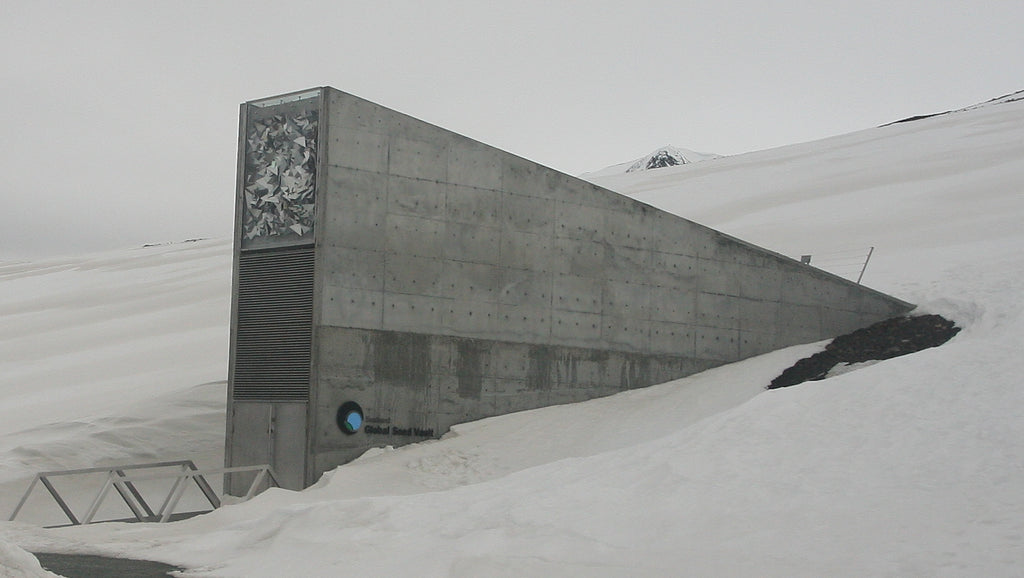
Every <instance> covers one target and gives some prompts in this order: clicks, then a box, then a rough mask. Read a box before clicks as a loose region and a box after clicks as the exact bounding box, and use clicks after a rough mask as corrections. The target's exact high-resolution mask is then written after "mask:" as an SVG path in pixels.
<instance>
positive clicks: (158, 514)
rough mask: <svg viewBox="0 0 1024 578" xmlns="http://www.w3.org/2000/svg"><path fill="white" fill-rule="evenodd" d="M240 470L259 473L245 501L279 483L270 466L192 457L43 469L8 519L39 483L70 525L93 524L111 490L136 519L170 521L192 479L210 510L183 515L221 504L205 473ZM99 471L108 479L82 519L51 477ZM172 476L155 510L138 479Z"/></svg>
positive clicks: (157, 478) (214, 507) (15, 515)
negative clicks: (214, 463) (205, 465)
mask: <svg viewBox="0 0 1024 578" xmlns="http://www.w3.org/2000/svg"><path fill="white" fill-rule="evenodd" d="M173 467H177V468H178V469H177V471H172V472H164V473H150V474H137V473H133V474H131V475H129V474H128V473H127V472H138V471H140V470H153V469H159V468H173ZM237 472H257V474H256V476H255V477H254V478H253V481H252V484H251V485H250V486H249V490H248V492H246V494H245V497H244V498H243V499H242V500H243V501H244V500H248V499H250V498H252V497H253V496H255V495H256V491H257V490H258V488H259V487H260V486H261V485H262V484H263V483H264V482H268V483H269V484H271V485H273V486H275V487H276V486H278V483H277V479H276V477H275V476H274V470H273V469H272V468H271V467H270V466H269V465H258V466H236V467H232V468H216V469H207V470H200V469H199V468H197V467H196V465H195V464H194V463H193V462H192V460H177V461H171V462H157V463H149V464H131V465H125V466H110V467H99V468H83V469H77V470H61V471H53V472H40V473H38V474H36V477H35V478H34V479H33V480H32V483H31V484H29V487H28V490H26V491H25V494H24V495H23V496H22V497H21V500H20V501H19V502H18V505H17V506H16V507H15V508H14V512H13V513H11V517H10V518H8V520H9V521H13V520H14V518H16V517H17V516H18V513H19V512H21V509H22V507H23V506H24V505H25V503H26V502H27V501H28V498H29V495H31V494H32V490H34V489H35V487H36V485H37V484H42V485H43V487H45V488H46V490H47V491H48V492H49V493H50V495H51V496H52V497H53V499H54V501H56V502H57V505H58V506H60V509H61V510H63V512H64V515H66V516H67V517H68V520H70V521H71V524H72V525H75V526H78V525H82V524H91V523H93V522H94V518H95V517H96V514H97V512H99V509H100V506H102V505H103V501H104V500H105V499H106V497H107V496H108V495H109V494H110V490H111V489H113V490H114V491H116V492H117V493H118V494H119V495H120V496H121V499H122V500H124V503H125V504H126V505H127V506H128V509H130V510H131V511H132V514H133V515H134V516H135V521H138V522H167V521H170V520H171V518H172V516H174V515H175V509H176V508H177V507H178V502H179V501H180V500H181V497H182V495H184V493H185V489H186V488H187V487H188V482H189V480H192V481H193V482H195V484H196V486H198V487H199V490H200V491H201V492H202V493H203V495H204V496H205V497H206V499H207V501H208V502H209V503H210V506H211V509H210V510H204V511H200V512H187V513H179V515H180V516H183V515H195V514H202V513H206V512H209V511H212V510H215V509H217V508H219V507H220V505H221V502H220V498H219V497H217V494H216V492H214V491H213V488H212V487H211V486H210V484H209V482H207V481H206V476H210V475H217V474H228V473H237ZM98 473H106V474H107V479H106V481H105V482H104V483H103V486H102V487H101V488H100V491H99V493H97V494H96V497H95V498H94V499H93V501H92V504H91V505H90V506H89V510H88V511H87V512H86V513H85V516H83V517H82V518H79V517H77V516H76V515H75V513H74V512H73V511H72V510H71V507H70V506H68V503H67V501H65V500H64V498H63V497H61V495H60V492H58V491H57V488H55V487H54V485H53V482H52V481H51V478H55V477H60V476H74V475H84V474H98ZM171 478H173V479H174V484H172V486H171V489H170V491H169V492H168V493H167V496H166V497H165V498H164V500H163V503H162V504H161V506H160V508H159V509H157V510H156V511H155V512H154V511H153V508H152V507H150V505H149V503H148V502H147V501H146V499H145V498H144V497H143V496H142V492H140V491H139V488H138V486H137V485H136V482H141V481H147V480H166V479H171ZM107 521H109V520H107Z"/></svg>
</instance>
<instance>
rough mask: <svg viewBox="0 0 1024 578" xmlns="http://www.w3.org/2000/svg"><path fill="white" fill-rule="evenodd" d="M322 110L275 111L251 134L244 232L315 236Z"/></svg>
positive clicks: (255, 125)
mask: <svg viewBox="0 0 1024 578" xmlns="http://www.w3.org/2000/svg"><path fill="white" fill-rule="evenodd" d="M316 133H317V112H316V111H310V112H307V113H299V114H295V115H281V114H278V115H274V116H271V117H269V118H266V119H263V120H258V121H255V122H253V123H252V127H251V128H250V130H249V132H248V134H247V135H246V182H245V212H244V214H243V223H242V227H243V237H244V238H245V239H248V240H251V239H255V238H257V237H279V236H298V237H305V236H310V237H312V231H313V208H314V206H315V200H316V199H315V192H316V162H317V160H316V159H317V154H316V153H317V151H316V136H317V135H316Z"/></svg>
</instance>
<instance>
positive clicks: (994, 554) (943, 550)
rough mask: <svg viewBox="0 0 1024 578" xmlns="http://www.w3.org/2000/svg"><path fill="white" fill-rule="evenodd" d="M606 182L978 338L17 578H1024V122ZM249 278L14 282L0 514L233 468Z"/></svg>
mask: <svg viewBox="0 0 1024 578" xmlns="http://www.w3.org/2000/svg"><path fill="white" fill-rule="evenodd" d="M602 183H603V184H605V185H607V186H610V187H613V188H615V189H617V190H620V191H622V192H626V193H629V194H631V195H634V196H636V197H638V198H640V199H641V200H644V201H646V202H649V203H651V204H654V205H656V206H659V207H663V208H666V209H668V210H671V211H673V212H675V213H678V214H680V215H683V216H686V217H688V218H691V219H693V220H696V221H698V222H701V223H703V224H707V225H710V226H713V227H715V228H718V229H721V230H724V231H725V232H728V233H730V234H733V235H736V236H738V237H740V238H743V239H745V240H749V241H751V242H754V243H757V244H760V245H763V246H765V247H768V248H770V249H774V250H776V251H779V252H781V253H785V254H789V255H793V256H798V255H801V254H806V253H818V252H829V251H839V250H844V249H848V248H852V247H862V246H863V247H867V246H875V247H876V252H875V255H874V256H873V257H872V261H871V264H870V266H869V267H868V271H867V274H866V275H865V279H864V281H865V283H866V284H868V285H870V286H872V287H875V288H877V289H880V290H883V291H886V292H889V293H892V294H894V295H896V296H897V297H900V298H903V299H906V300H908V301H912V302H916V303H919V304H921V305H922V307H921V309H922V310H925V311H928V312H936V313H941V314H943V315H945V316H947V317H949V318H952V319H954V320H956V321H957V322H958V323H959V324H960V325H961V326H962V327H963V328H964V330H963V331H962V332H961V333H960V334H959V335H957V336H956V337H955V338H954V339H953V340H952V341H950V342H949V343H947V344H946V345H944V346H942V347H941V348H936V349H930V350H926V351H923V352H920V353H917V354H913V355H910V356H906V357H901V358H897V359H892V360H888V361H885V362H881V363H876V364H873V365H870V366H867V367H864V368H862V369H858V370H856V371H851V372H848V373H844V374H842V375H839V376H836V377H833V378H830V379H828V380H825V381H822V382H812V383H805V384H802V385H799V386H795V387H791V388H785V389H780V390H774V391H764V390H763V387H764V386H765V385H766V384H767V383H768V382H769V381H770V380H771V379H772V378H773V377H775V376H776V375H777V374H778V373H779V372H780V371H781V370H782V369H783V368H785V367H787V366H788V365H790V364H791V363H792V362H793V361H795V360H796V359H798V358H800V357H803V356H805V355H808V354H810V353H813V352H814V351H817V350H818V349H819V348H820V344H818V345H814V344H812V345H805V346H800V347H795V348H790V349H787V350H783V351H779V352H775V353H772V354H769V355H765V356H761V357H758V358H755V359H750V360H747V361H744V362H741V363H737V364H733V365H730V366H726V367H722V368H718V369H715V370H712V371H708V372H705V373H702V374H700V375H696V376H693V377H690V378H688V379H684V380H680V381H677V382H672V383H668V384H663V385H659V386H655V387H652V388H648V389H645V390H638V391H632V392H628V393H624V394H621V395H618V396H614V397H611V398H605V399H601V400H594V401H590V402H586V403H581V404H574V405H567V406H559V407H552V408H545V409H540V410H535V411H529V412H524V413H520V414H514V415H508V416H502V417H499V418H492V419H488V420H483V421H480V422H476V423H471V424H465V425H462V426H459V427H457V428H455V431H454V432H453V433H452V434H450V435H449V436H447V437H446V438H445V439H443V440H441V441H435V442H429V443H423V444H418V445H415V446H408V447H404V448H400V449H396V450H380V451H377V452H373V453H371V454H370V455H367V456H365V457H364V458H362V459H360V460H358V461H357V462H354V463H353V464H350V465H347V466H344V467H342V468H339V469H338V470H335V471H334V472H332V473H330V474H329V475H328V476H326V477H325V478H324V480H322V481H321V483H320V484H318V485H317V486H316V487H314V488H311V489H309V490H307V491H305V492H300V493H296V492H286V491H282V490H271V491H269V492H267V493H265V494H263V495H262V496H260V497H259V498H257V499H256V500H254V501H252V502H249V503H246V504H240V505H234V506H229V507H225V508H222V509H221V510H219V511H218V512H216V513H213V514H210V515H207V516H202V517H199V518H194V519H192V520H189V521H186V522H180V523H175V524H170V525H164V526H157V525H144V524H103V525H98V526H92V527H78V528H67V529H61V530H40V529H38V528H36V527H35V526H31V525H28V524H22V523H6V524H0V546H2V547H0V563H3V564H6V565H7V567H8V568H9V569H10V570H9V572H10V573H11V574H12V575H17V574H15V573H14V572H15V568H24V569H25V573H24V575H38V570H33V569H31V568H30V567H29V566H30V561H31V559H26V558H25V557H24V556H23V552H22V551H21V550H19V547H20V548H25V549H29V550H32V549H36V550H44V549H45V550H50V551H62V552H89V553H106V554H111V555H132V556H137V557H144V558H150V559H155V560H161V561H166V562H169V563H173V564H176V565H180V566H186V567H189V568H191V569H192V570H191V571H190V572H189V573H188V574H187V575H189V576H192V575H195V576H335V575H339V574H342V573H345V574H350V573H358V574H360V575H367V576H370V575H388V574H390V575H399V576H406V575H417V576H445V575H449V576H503V575H504V576H524V575H558V576H565V575H577V576H613V575H614V576H621V575H639V576H669V575H693V576H709V575H717V576H735V575H740V576H753V575H758V576H826V575H827V576H865V575H872V576H876V575H884V576H920V575H945V576H981V575H984V576H1015V575H1020V573H1021V568H1022V567H1024V418H1022V410H1021V408H1022V407H1024V386H1022V379H1021V375H1024V360H1022V356H1021V355H1020V352H1021V351H1022V350H1024V317H1022V306H1021V297H1022V290H1024V227H1021V225H1020V224H1021V222H1022V221H1024V102H1011V103H1003V104H996V105H990V106H985V107H981V108H977V109H974V110H969V111H963V112H957V113H953V114H949V115H943V116H939V117H933V118H929V119H924V120H920V121H917V122H912V123H904V124H897V125H892V126H888V127H884V128H876V129H870V130H866V131H862V132H859V133H854V134H850V135H845V136H841V137H835V138H832V139H827V140H824V141H819V142H814V143H806V144H801V145H795V146H791V147H784V148H780V149H774V150H769V151H762V152H758V153H751V154H747V155H742V156H737V157H729V158H723V159H716V160H712V161H706V162H702V163H698V164H693V165H686V166H682V167H673V168H665V169H659V170H657V171H649V172H643V173H635V174H631V175H622V176H615V177H606V178H605V180H604V181H602ZM228 253H229V245H228V244H227V243H225V242H218V241H204V242H199V243H190V244H183V245H169V246H163V247H150V248H145V249H138V250H135V251H128V252H121V253H114V254H108V255H103V256H98V257H88V258H81V259H63V260H54V261H51V262H45V263H31V264H22V265H7V264H0V284H2V285H0V286H2V287H3V290H2V291H0V311H2V314H3V323H2V325H0V344H2V349H0V384H2V385H0V399H2V401H3V403H2V404H0V463H2V464H3V469H2V473H0V490H2V494H0V500H2V502H0V506H5V507H7V508H9V507H10V506H12V505H13V501H14V500H16V499H17V497H18V496H20V493H21V491H22V489H23V487H24V484H27V482H28V479H29V478H30V476H31V474H32V473H33V472H35V471H37V470H44V469H53V468H56V467H79V466H86V465H93V464H94V463H95V462H97V461H103V460H114V461H116V460H120V459H126V458H128V459H130V458H137V457H144V458H153V457H158V458H160V459H170V458H177V457H182V456H196V455H198V456H200V458H201V460H203V461H206V462H208V463H209V464H215V463H216V462H217V461H218V460H219V459H220V458H219V453H220V451H221V448H220V443H221V438H222V435H223V433H222V428H223V423H222V418H221V417H219V412H220V411H222V408H223V395H224V394H223V389H224V388H223V380H224V375H225V361H224V360H225V355H226V326H227V291H228V284H229V279H228V277H229V272H228V269H229V258H228ZM204 384H205V385H204ZM191 417H194V418H195V419H194V423H192V421H191ZM186 424H187V425H186Z"/></svg>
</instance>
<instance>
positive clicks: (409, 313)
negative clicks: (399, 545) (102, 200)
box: [226, 87, 911, 493]
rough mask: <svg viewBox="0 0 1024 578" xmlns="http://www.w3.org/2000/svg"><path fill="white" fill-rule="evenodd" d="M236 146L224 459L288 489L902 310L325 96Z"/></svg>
mask: <svg viewBox="0 0 1024 578" xmlns="http://www.w3.org/2000/svg"><path fill="white" fill-rule="evenodd" d="M239 132H240V138H239V164H238V186H237V192H236V199H237V210H236V228H235V230H236V240H235V252H234V285H233V298H232V322H231V358H230V367H229V391H228V397H229V399H228V420H227V445H226V462H227V465H228V466H240V465H252V464H262V463H270V464H271V465H272V466H273V467H274V468H275V470H276V472H277V474H278V477H279V479H280V482H281V485H282V486H284V487H287V488H293V489H300V488H303V487H306V486H308V485H310V484H311V483H313V482H315V481H316V480H317V479H318V478H319V476H320V475H321V474H322V473H323V472H325V471H327V470H330V469H332V468H334V467H336V466H338V465H339V464H343V463H345V462H347V461H350V460H352V459H354V458H355V457H357V456H358V455H359V454H361V453H362V452H364V451H365V450H367V449H368V448H371V447H375V446H384V445H401V444H405V443H409V442H415V441H420V440H423V439H429V438H434V437H438V436H440V435H441V434H443V433H444V432H445V431H447V430H448V428H449V427H450V426H451V425H453V424H456V423H460V422H464V421H469V420H474V419H479V418H482V417H486V416H492V415H498V414H504V413H509V412H514V411H520V410H525V409H530V408H536V407H542V406H547V405H553V404H560V403H567V402H575V401H582V400H586V399H590V398H594V397H599V396H605V395H610V394H613V393H616V392H620V391H623V390H627V389H632V388H637V387H644V386H648V385H652V384H655V383H660V382H664V381H668V380H671V379H676V378H679V377H684V376H686V375H690V374H693V373H696V372H699V371H702V370H705V369H708V368H711V367H714V366H717V365H721V364H725V363H729V362H733V361H737V360H740V359H743V358H746V357H750V356H753V355H757V354H761V353H765V352H767V351H771V350H774V349H778V348H781V347H786V346H789V345H794V344H798V343H806V342H810V341H815V340H819V339H824V338H828V337H833V336H836V335H839V334H842V333H846V332H849V331H852V330H854V329H857V328H860V327H863V326H866V325H868V324H871V323H873V322H876V321H879V320H881V319H885V318H888V317H892V316H894V315H897V314H901V313H904V312H906V311H908V310H909V309H910V308H911V306H910V305H909V304H908V303H905V302H903V301H900V300H898V299H895V298H892V297H889V296H887V295H884V294H882V293H879V292H877V291H873V290H871V289H868V288H865V287H863V286H860V285H857V284H854V283H851V282H849V281H846V280H844V279H841V278H839V277H836V276H833V275H830V274H828V273H825V272H822V271H820V270H817V269H814V268H812V267H809V266H807V265H803V264H801V263H799V262H798V261H795V260H792V259H790V258H787V257H784V256H782V255H778V254H776V253H773V252H771V251H768V250H765V249H761V248H759V247H756V246H753V245H750V244H748V243H745V242H743V241H740V240H738V239H735V238H732V237H729V236H727V235H724V234H722V233H720V232H717V231H714V230H712V229H709V228H707V227H704V226H701V225H698V224H696V223H693V222H691V221H688V220H686V219H683V218H680V217H678V216H675V215H672V214H669V213H666V212H663V211H660V210H658V209H655V208H653V207H651V206H648V205H645V204H643V203H641V202H638V201H636V200H633V199H630V198H628V197H625V196H623V195H619V194H617V193H614V192H612V191H610V190H606V189H603V188H601V187H598V186H596V185H593V184H591V183H588V182H585V181H582V180H579V179H576V178H574V177H571V176H568V175H565V174H562V173H559V172H557V171H554V170H551V169H549V168H546V167H543V166H541V165H538V164H536V163H534V162H531V161H528V160H525V159H523V158H520V157H517V156H515V155H512V154H509V153H507V152H504V151H501V150H498V149H495V148H493V147H490V146H487V145H484V144H482V143H479V142H476V141H473V140H471V139H469V138H466V137H463V136H460V135H458V134H455V133H453V132H450V131H447V130H444V129H442V128H439V127H436V126H433V125H430V124H428V123H426V122H423V121H420V120H417V119H415V118H412V117H409V116H407V115H404V114H401V113H398V112H395V111H393V110H389V109H387V108H385V107H382V106H379V105H377V104H374V103H372V102H369V101H366V100H364V99H361V98H358V97H355V96H352V95H350V94H346V93H344V92H341V91H338V90H335V89H332V88H328V87H323V88H316V89H312V90H308V91H304V92H299V93H294V94H289V95H284V96H279V97H273V98H267V99H262V100H256V101H252V102H247V103H245V104H243V105H242V107H241V120H240V131H239ZM247 485H248V480H246V479H242V478H241V475H237V476H236V477H235V478H234V479H229V480H228V483H227V486H228V487H227V488H226V489H227V491H228V493H238V492H239V491H241V489H242V488H244V487H247Z"/></svg>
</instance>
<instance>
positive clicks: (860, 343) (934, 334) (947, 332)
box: [768, 315, 960, 389]
mask: <svg viewBox="0 0 1024 578" xmlns="http://www.w3.org/2000/svg"><path fill="white" fill-rule="evenodd" d="M959 332H960V328H959V327H956V326H955V325H954V324H953V322H952V321H950V320H948V319H946V318H944V317H942V316H941V315H918V316H906V317H893V318H892V319H887V320H885V321H880V322H878V323H875V324H874V325H871V326H869V327H865V328H864V329H858V330H857V331H854V332H853V333H848V334H846V335H841V336H839V337H836V338H835V339H833V340H832V342H831V343H829V344H828V345H827V346H825V350H824V351H821V352H819V353H815V354H814V355H812V356H810V357H805V358H803V359H801V360H800V361H798V362H796V364H794V365H793V366H792V367H790V368H789V369H787V370H785V371H783V372H782V375H780V376H778V377H776V378H775V379H773V380H772V382H771V384H770V385H769V386H768V389H778V388H780V387H788V386H790V385H797V384H798V383H803V382H805V381H815V380H821V379H825V378H826V377H828V375H829V372H830V371H832V370H833V368H835V367H836V366H837V365H839V364H852V363H864V362H867V361H873V360H882V359H890V358H893V357H899V356H901V355H907V354H908V353H914V352H917V351H921V350H922V349H928V348H929V347H937V346H939V345H942V344H943V343H945V342H947V341H949V340H950V339H952V338H953V336H954V335H956V334H957V333H959Z"/></svg>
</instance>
